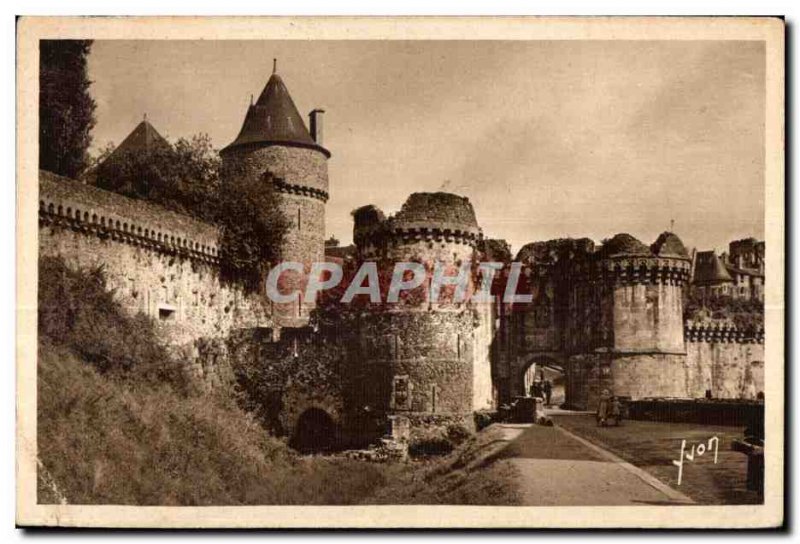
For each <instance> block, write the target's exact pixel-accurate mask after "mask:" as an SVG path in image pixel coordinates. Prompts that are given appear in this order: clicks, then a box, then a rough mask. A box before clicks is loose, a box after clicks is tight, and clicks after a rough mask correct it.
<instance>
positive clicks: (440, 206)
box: [353, 193, 483, 256]
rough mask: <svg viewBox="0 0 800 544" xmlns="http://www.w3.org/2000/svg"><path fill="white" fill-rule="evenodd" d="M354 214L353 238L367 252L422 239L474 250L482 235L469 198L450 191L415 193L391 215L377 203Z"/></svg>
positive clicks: (369, 253)
mask: <svg viewBox="0 0 800 544" xmlns="http://www.w3.org/2000/svg"><path fill="white" fill-rule="evenodd" d="M353 217H354V220H355V225H354V228H353V239H354V241H355V243H356V245H357V246H358V247H359V248H360V249H361V252H362V255H366V256H370V255H372V256H374V254H375V253H380V252H381V251H383V250H386V249H387V248H392V247H398V246H414V245H417V244H420V243H429V244H456V245H462V246H468V248H469V249H470V250H471V249H475V248H476V246H477V245H478V242H479V241H480V240H481V239H482V238H483V233H482V231H481V229H480V227H479V226H478V222H477V220H476V218H475V211H474V209H473V208H472V204H471V203H470V202H469V199H467V198H466V197H462V196H458V195H454V194H450V193H414V194H412V195H411V196H410V197H409V198H408V199H407V200H406V202H405V203H404V204H403V207H402V208H401V210H400V211H399V212H398V213H397V214H396V215H394V216H391V217H386V216H385V215H384V213H383V212H382V211H381V210H380V209H378V208H377V207H375V206H363V207H361V208H359V209H357V210H355V211H354V212H353Z"/></svg>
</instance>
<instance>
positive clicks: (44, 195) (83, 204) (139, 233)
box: [39, 172, 219, 264]
mask: <svg viewBox="0 0 800 544" xmlns="http://www.w3.org/2000/svg"><path fill="white" fill-rule="evenodd" d="M39 222H40V224H41V225H55V226H61V227H68V228H71V229H74V230H77V231H80V232H82V233H84V234H86V235H89V236H97V237H99V238H106V239H110V240H113V241H117V242H119V243H122V244H131V245H135V246H140V247H143V248H147V249H150V250H153V251H157V252H160V253H164V254H180V255H182V256H186V257H188V258H189V259H192V260H196V261H202V262H205V263H209V264H219V246H218V243H219V231H218V230H217V228H216V227H215V226H214V225H211V224H208V223H204V222H202V221H198V220H196V219H193V218H191V217H188V216H185V215H182V214H179V213H176V212H173V211H170V210H167V209H166V208H164V207H162V206H158V205H156V204H152V203H150V202H146V201H143V200H136V199H132V198H128V197H125V196H122V195H119V194H116V193H112V192H110V191H105V190H103V189H99V188H97V187H93V186H90V185H85V184H82V183H79V182H77V181H74V180H71V179H68V178H63V177H60V176H56V175H55V174H51V173H49V172H40V173H39Z"/></svg>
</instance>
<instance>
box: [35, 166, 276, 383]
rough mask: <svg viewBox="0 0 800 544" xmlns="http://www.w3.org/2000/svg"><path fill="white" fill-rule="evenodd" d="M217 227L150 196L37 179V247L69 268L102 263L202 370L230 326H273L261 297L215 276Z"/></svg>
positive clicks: (114, 284) (122, 296)
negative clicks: (209, 347)
mask: <svg viewBox="0 0 800 544" xmlns="http://www.w3.org/2000/svg"><path fill="white" fill-rule="evenodd" d="M217 243H218V232H217V230H216V228H215V227H214V226H212V225H208V224H206V223H203V222H200V221H196V220H194V219H192V218H190V217H186V216H183V215H181V214H177V213H174V212H171V211H169V210H166V209H164V208H162V207H160V206H157V205H153V204H150V203H148V202H144V201H140V200H134V199H130V198H127V197H124V196H122V195H118V194H115V193H111V192H108V191H104V190H102V189H98V188H96V187H92V186H88V185H84V184H81V183H79V182H76V181H73V180H69V179H66V178H60V177H57V176H54V175H52V174H49V173H46V172H43V173H41V175H40V180H39V253H40V255H41V256H61V257H63V258H64V259H65V260H66V261H67V262H68V263H70V264H71V265H73V266H80V267H90V266H98V265H102V266H104V267H105V270H106V277H107V280H108V284H109V286H110V287H111V288H114V289H115V290H116V295H117V297H118V299H119V300H120V302H121V303H122V304H123V305H124V306H125V307H126V308H128V309H129V310H130V311H131V312H132V313H136V312H142V313H144V314H146V315H148V316H150V317H152V318H153V319H154V320H155V321H156V323H158V325H159V329H160V330H161V331H162V333H163V334H164V337H165V339H167V341H168V342H169V344H170V345H172V346H175V347H178V346H179V347H182V348H185V349H186V350H188V351H187V354H188V356H189V357H190V359H191V360H192V361H194V362H195V363H196V364H197V365H199V366H197V370H198V371H199V372H201V373H203V372H205V371H206V370H208V369H205V370H204V369H203V367H202V364H201V362H200V353H199V351H200V349H201V348H200V346H201V345H202V344H203V341H205V340H207V339H214V338H224V337H226V336H227V335H228V334H229V333H230V332H231V330H233V329H234V328H242V327H269V326H272V318H271V315H270V313H271V312H270V307H269V305H268V304H267V303H265V301H264V299H262V298H261V297H258V296H253V295H247V294H245V292H244V291H242V290H241V289H239V288H237V287H235V286H231V285H227V284H224V283H222V282H221V281H220V274H219V261H218V259H219V258H218V246H217Z"/></svg>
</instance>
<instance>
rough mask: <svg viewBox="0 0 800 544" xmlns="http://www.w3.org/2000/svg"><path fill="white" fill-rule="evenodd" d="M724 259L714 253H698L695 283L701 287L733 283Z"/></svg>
mask: <svg viewBox="0 0 800 544" xmlns="http://www.w3.org/2000/svg"><path fill="white" fill-rule="evenodd" d="M732 281H733V278H731V275H730V274H729V273H728V270H727V269H726V267H725V265H724V264H723V262H722V259H720V258H719V256H717V254H716V252H714V251H698V252H697V255H696V257H695V264H694V279H693V280H692V282H693V283H696V284H699V285H704V284H705V285H707V284H718V283H726V282H732Z"/></svg>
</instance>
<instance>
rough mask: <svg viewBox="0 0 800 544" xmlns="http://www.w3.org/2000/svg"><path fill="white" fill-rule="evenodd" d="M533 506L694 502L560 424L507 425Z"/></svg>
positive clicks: (508, 453)
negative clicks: (553, 425)
mask: <svg viewBox="0 0 800 544" xmlns="http://www.w3.org/2000/svg"><path fill="white" fill-rule="evenodd" d="M502 428H503V432H504V434H505V437H506V439H507V440H509V444H508V446H506V448H504V449H503V451H502V453H501V454H500V457H502V458H507V459H508V460H509V462H511V463H512V464H513V465H514V466H515V467H516V468H517V470H518V471H519V473H520V487H521V489H522V497H523V501H524V504H525V505H527V506H579V505H583V506H587V505H591V506H599V505H603V506H609V505H662V504H692V501H691V499H689V498H688V497H686V496H685V495H682V494H681V493H679V492H678V491H675V490H673V489H671V488H670V487H668V486H666V485H665V484H663V483H661V482H659V481H658V480H656V479H655V478H653V477H652V476H650V475H649V474H647V473H646V472H644V471H642V470H641V469H638V468H636V467H634V466H633V465H630V464H629V463H626V462H625V461H623V460H622V459H620V458H618V457H616V456H615V455H613V454H612V453H610V452H608V451H606V450H603V449H602V448H599V447H598V446H595V445H593V444H591V443H589V442H587V441H585V440H583V439H582V438H579V437H577V436H575V435H573V434H571V433H569V432H568V431H566V430H564V429H561V428H559V427H544V426H541V425H503V426H502Z"/></svg>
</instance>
